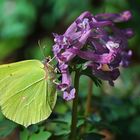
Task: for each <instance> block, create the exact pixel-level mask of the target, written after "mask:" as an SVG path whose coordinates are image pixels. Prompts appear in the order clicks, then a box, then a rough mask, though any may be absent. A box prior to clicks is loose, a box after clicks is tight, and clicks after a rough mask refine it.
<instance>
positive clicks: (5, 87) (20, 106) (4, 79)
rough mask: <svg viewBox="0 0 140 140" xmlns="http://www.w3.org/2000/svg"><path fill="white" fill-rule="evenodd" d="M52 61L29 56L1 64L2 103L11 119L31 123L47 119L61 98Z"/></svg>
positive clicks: (0, 101)
mask: <svg viewBox="0 0 140 140" xmlns="http://www.w3.org/2000/svg"><path fill="white" fill-rule="evenodd" d="M54 79H55V72H54V69H53V67H52V66H51V65H50V64H49V63H48V62H46V61H45V62H44V63H42V62H41V61H39V60H25V61H20V62H15V63H11V64H3V65H0V107H1V111H2V113H3V114H4V116H6V117H7V118H8V119H10V120H12V121H14V122H16V123H18V124H21V125H23V126H25V127H28V126H29V125H31V124H35V123H38V122H40V121H42V120H45V119H47V118H48V117H49V116H50V114H51V113H52V110H53V108H54V106H55V103H56V99H57V91H56V86H55V84H54V83H53V80H54Z"/></svg>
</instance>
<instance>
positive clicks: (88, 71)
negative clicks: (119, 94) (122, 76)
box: [81, 68, 102, 86]
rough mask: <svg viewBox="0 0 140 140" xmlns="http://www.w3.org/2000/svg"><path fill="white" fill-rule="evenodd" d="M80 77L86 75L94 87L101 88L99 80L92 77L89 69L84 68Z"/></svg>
mask: <svg viewBox="0 0 140 140" xmlns="http://www.w3.org/2000/svg"><path fill="white" fill-rule="evenodd" d="M81 75H86V76H88V77H90V78H91V79H92V80H93V82H94V83H95V85H96V86H101V84H102V82H101V80H100V79H98V78H97V77H95V76H94V75H93V73H92V70H91V69H90V68H86V69H85V70H83V71H82V72H81Z"/></svg>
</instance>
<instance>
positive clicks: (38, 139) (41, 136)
mask: <svg viewBox="0 0 140 140" xmlns="http://www.w3.org/2000/svg"><path fill="white" fill-rule="evenodd" d="M51 135H52V134H51V133H50V132H48V131H44V130H43V128H41V130H40V131H39V133H37V134H33V135H31V136H30V138H29V140H48V139H49V138H50V137H51Z"/></svg>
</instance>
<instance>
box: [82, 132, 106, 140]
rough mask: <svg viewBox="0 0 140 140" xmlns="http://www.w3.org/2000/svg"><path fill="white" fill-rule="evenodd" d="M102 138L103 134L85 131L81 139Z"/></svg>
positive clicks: (100, 139)
mask: <svg viewBox="0 0 140 140" xmlns="http://www.w3.org/2000/svg"><path fill="white" fill-rule="evenodd" d="M102 138H104V136H103V135H100V134H97V133H93V132H92V133H86V134H84V136H83V140H102Z"/></svg>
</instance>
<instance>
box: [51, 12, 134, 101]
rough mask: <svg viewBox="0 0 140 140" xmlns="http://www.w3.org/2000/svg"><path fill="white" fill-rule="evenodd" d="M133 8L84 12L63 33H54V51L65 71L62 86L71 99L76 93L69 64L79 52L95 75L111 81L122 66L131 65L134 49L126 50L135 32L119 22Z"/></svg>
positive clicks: (61, 88)
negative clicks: (121, 26)
mask: <svg viewBox="0 0 140 140" xmlns="http://www.w3.org/2000/svg"><path fill="white" fill-rule="evenodd" d="M131 17H132V15H131V13H130V12H129V11H124V12H122V13H120V14H112V13H105V14H98V15H96V16H93V15H92V14H91V13H90V12H84V13H82V14H81V15H80V16H79V17H78V18H77V19H76V20H75V21H74V22H73V23H72V24H71V25H70V27H69V28H68V29H67V30H66V32H65V33H64V34H63V35H58V34H56V33H53V35H54V42H55V44H54V46H53V52H54V55H55V57H56V60H57V61H58V67H59V70H60V73H61V75H62V79H61V83H60V84H58V89H60V90H61V91H63V98H64V99H65V100H71V99H73V98H74V97H75V89H74V88H73V86H72V82H71V76H70V73H69V64H70V62H71V61H73V58H74V57H75V56H78V57H80V58H82V59H84V60H85V61H86V63H85V64H83V65H84V67H85V68H87V67H89V68H91V69H92V72H93V75H95V76H96V77H98V78H100V79H103V80H107V81H108V82H109V84H110V85H114V83H113V81H114V80H116V79H117V78H118V76H119V75H120V72H119V66H128V64H129V59H130V57H131V55H132V52H131V51H128V52H126V48H127V45H128V39H129V38H131V37H132V36H133V31H132V30H131V29H129V28H128V29H119V28H117V27H116V25H115V24H116V23H118V22H126V21H128V20H129V19H131Z"/></svg>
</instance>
